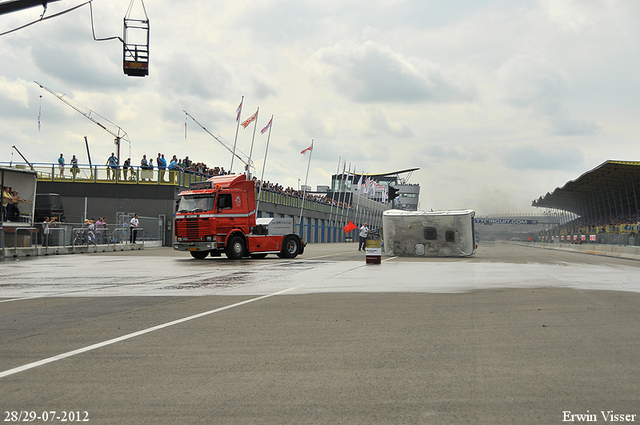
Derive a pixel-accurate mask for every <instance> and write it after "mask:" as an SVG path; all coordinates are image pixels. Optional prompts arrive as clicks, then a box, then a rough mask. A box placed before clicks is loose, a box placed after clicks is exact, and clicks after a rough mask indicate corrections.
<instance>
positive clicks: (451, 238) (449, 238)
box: [444, 230, 456, 242]
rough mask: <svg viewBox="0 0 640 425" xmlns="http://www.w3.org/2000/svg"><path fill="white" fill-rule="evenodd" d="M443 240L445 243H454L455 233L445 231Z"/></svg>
mask: <svg viewBox="0 0 640 425" xmlns="http://www.w3.org/2000/svg"><path fill="white" fill-rule="evenodd" d="M444 239H445V240H446V241H447V242H455V241H456V232H454V231H453V230H447V231H446V232H445V234H444Z"/></svg>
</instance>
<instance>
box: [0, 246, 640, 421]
mask: <svg viewBox="0 0 640 425" xmlns="http://www.w3.org/2000/svg"><path fill="white" fill-rule="evenodd" d="M271 257H273V258H271ZM382 260H383V261H382V264H379V265H373V264H365V261H364V254H363V253H361V252H357V245H356V244H335V245H333V244H332V245H329V244H325V245H309V246H308V247H307V250H306V252H305V254H304V255H303V256H301V257H299V258H297V259H295V260H282V259H279V258H277V257H275V256H269V257H267V258H266V259H263V260H242V261H231V260H227V259H226V258H224V257H221V258H207V259H206V260H202V261H198V260H193V259H191V258H190V257H189V256H188V255H185V253H181V252H175V251H173V250H172V249H170V248H156V249H145V250H143V251H133V252H126V253H118V252H115V253H101V254H82V255H78V254H74V255H64V256H48V257H44V258H43V257H38V258H33V259H20V260H6V261H3V262H1V263H0V269H1V271H2V281H1V282H0V395H1V397H0V408H2V412H11V411H20V410H22V411H25V412H26V411H29V412H30V411H34V412H39V413H40V419H39V421H40V422H44V421H42V414H41V413H42V412H43V411H52V410H56V411H58V412H61V411H79V412H81V413H82V414H84V413H83V412H85V411H86V412H87V415H88V418H89V419H90V422H91V423H114V424H116V423H154V424H155V423H207V424H210V423H221V424H227V423H238V424H251V423H274V424H281V423H291V424H300V423H366V424H370V423H394V424H395V423H466V422H468V423H482V424H485V423H486V424H495V423H525V424H527V423H532V424H533V423H536V424H537V423H562V422H563V417H564V416H563V415H565V413H563V412H567V411H569V412H572V413H571V414H583V413H584V414H586V413H587V411H589V412H591V413H595V414H597V415H598V421H604V419H603V418H602V417H601V416H602V415H601V413H600V411H602V410H604V411H606V410H615V412H616V413H620V414H636V415H638V414H640V403H639V400H640V384H639V383H638V380H637V377H638V376H640V374H639V372H640V366H639V365H640V342H639V341H640V338H638V337H640V326H638V325H640V309H638V308H637V306H638V302H639V301H640V295H639V294H638V293H639V292H640V282H639V281H640V279H638V278H637V276H638V272H639V271H640V262H637V261H632V260H622V259H614V258H605V257H599V256H593V255H585V254H576V253H571V252H556V251H547V250H540V249H533V248H529V247H522V246H516V245H510V244H502V243H496V244H487V245H486V246H481V247H480V248H479V250H478V253H477V254H476V255H475V256H474V257H471V258H447V259H425V258H396V257H385V256H383V258H382ZM605 389H606V390H605ZM6 415H7V414H6V413H5V417H7V416H6ZM8 417H9V418H11V416H10V415H9V416H8ZM638 420H640V416H636V421H638ZM60 421H61V419H60ZM35 423H38V422H37V421H36V422H35Z"/></svg>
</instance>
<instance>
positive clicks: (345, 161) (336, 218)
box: [333, 158, 347, 242]
mask: <svg viewBox="0 0 640 425" xmlns="http://www.w3.org/2000/svg"><path fill="white" fill-rule="evenodd" d="M346 168H347V160H346V158H345V160H344V165H343V166H342V176H343V177H344V172H345V170H346ZM339 170H340V165H339V164H338V171H339ZM338 212H340V193H338V201H337V205H336V216H335V218H334V219H333V226H334V227H335V228H336V230H337V228H338ZM334 242H335V240H334Z"/></svg>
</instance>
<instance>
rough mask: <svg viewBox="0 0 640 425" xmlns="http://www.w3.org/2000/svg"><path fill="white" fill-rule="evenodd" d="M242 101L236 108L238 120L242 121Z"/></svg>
mask: <svg viewBox="0 0 640 425" xmlns="http://www.w3.org/2000/svg"><path fill="white" fill-rule="evenodd" d="M243 100H244V99H243ZM242 102H243V101H242V100H241V101H240V105H239V106H238V109H236V122H238V121H240V112H242Z"/></svg>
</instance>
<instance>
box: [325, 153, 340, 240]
mask: <svg viewBox="0 0 640 425" xmlns="http://www.w3.org/2000/svg"><path fill="white" fill-rule="evenodd" d="M340 161H342V156H339V157H338V166H337V167H336V177H337V176H338V173H339V172H340ZM336 202H337V201H336V200H335V198H334V197H333V193H332V194H331V209H330V210H329V234H328V236H329V237H328V242H331V234H332V233H333V232H332V230H333V229H332V227H331V216H332V215H333V206H334V204H335V203H336ZM333 241H334V242H335V241H336V238H335V234H334V235H333Z"/></svg>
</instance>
